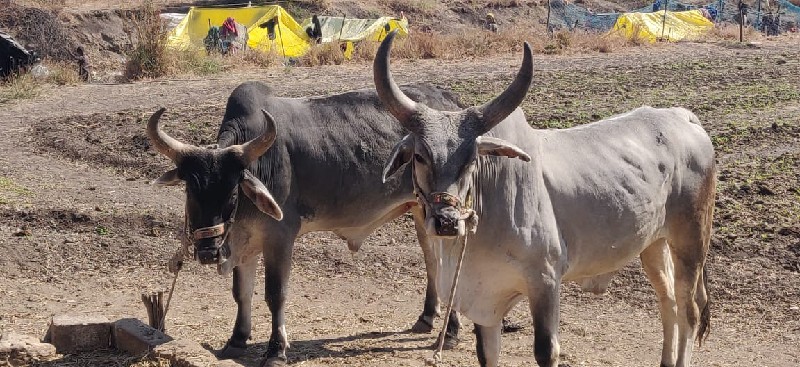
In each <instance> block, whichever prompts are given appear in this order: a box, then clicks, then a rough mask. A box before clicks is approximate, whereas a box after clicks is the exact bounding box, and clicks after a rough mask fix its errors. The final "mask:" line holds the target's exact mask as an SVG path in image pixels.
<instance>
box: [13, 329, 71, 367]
mask: <svg viewBox="0 0 800 367" xmlns="http://www.w3.org/2000/svg"><path fill="white" fill-rule="evenodd" d="M57 357H58V354H57V353H56V347H55V346H53V345H52V344H48V343H42V342H40V341H39V339H38V338H35V337H32V336H27V335H22V334H16V333H5V334H3V335H1V336H0V366H14V367H16V366H29V365H31V364H34V363H37V362H45V361H49V360H53V359H56V358H57Z"/></svg>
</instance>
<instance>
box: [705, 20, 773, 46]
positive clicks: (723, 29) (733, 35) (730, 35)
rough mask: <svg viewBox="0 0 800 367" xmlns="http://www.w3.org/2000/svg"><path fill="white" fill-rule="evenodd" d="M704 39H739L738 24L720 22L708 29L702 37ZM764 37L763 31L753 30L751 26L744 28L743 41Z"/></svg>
mask: <svg viewBox="0 0 800 367" xmlns="http://www.w3.org/2000/svg"><path fill="white" fill-rule="evenodd" d="M703 38H704V39H706V40H711V41H739V26H738V25H736V24H721V25H717V26H715V27H714V29H712V30H711V31H709V32H708V33H707V34H706V35H705V36H704V37H703ZM763 38H764V36H763V33H761V32H759V31H757V30H755V28H753V27H745V28H744V41H745V42H749V41H758V40H762V39H763Z"/></svg>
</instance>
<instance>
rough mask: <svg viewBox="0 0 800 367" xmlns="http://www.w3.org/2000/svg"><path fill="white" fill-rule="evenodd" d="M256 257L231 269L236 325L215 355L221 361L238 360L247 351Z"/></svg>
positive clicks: (256, 263) (256, 264)
mask: <svg viewBox="0 0 800 367" xmlns="http://www.w3.org/2000/svg"><path fill="white" fill-rule="evenodd" d="M257 266H258V256H252V257H251V258H250V259H247V261H246V262H244V263H242V264H240V265H238V266H236V267H235V268H234V269H233V299H234V300H235V301H236V306H237V310H236V323H235V324H234V326H233V334H232V335H231V338H230V339H228V342H227V343H225V347H223V348H222V350H220V351H219V352H218V353H217V357H218V358H221V359H230V358H239V357H241V356H242V355H244V354H245V352H246V350H247V339H249V338H250V331H251V324H250V322H251V319H252V305H253V288H254V286H255V276H256V267H257Z"/></svg>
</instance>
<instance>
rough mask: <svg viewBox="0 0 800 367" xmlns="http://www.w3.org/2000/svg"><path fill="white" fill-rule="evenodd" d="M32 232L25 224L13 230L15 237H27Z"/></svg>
mask: <svg viewBox="0 0 800 367" xmlns="http://www.w3.org/2000/svg"><path fill="white" fill-rule="evenodd" d="M32 234H33V232H31V230H30V229H29V228H28V227H27V226H22V228H19V229H17V230H16V231H15V232H14V236H16V237H27V236H30V235H32Z"/></svg>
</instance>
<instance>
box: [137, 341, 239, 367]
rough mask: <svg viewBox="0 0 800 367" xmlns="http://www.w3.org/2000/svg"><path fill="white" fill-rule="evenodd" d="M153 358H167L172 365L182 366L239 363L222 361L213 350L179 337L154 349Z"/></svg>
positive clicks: (230, 364)
mask: <svg viewBox="0 0 800 367" xmlns="http://www.w3.org/2000/svg"><path fill="white" fill-rule="evenodd" d="M151 356H152V357H153V358H158V359H167V360H169V361H170V365H171V366H180V367H201V366H202V367H205V366H215V367H233V366H239V364H237V363H235V362H233V361H220V360H217V357H216V356H214V354H212V353H211V352H209V351H208V350H206V349H205V348H203V347H202V346H201V345H200V344H198V343H196V342H193V341H189V340H184V339H178V340H173V341H170V342H168V343H164V344H161V345H159V346H157V347H156V348H155V349H153V353H152V354H151Z"/></svg>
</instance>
